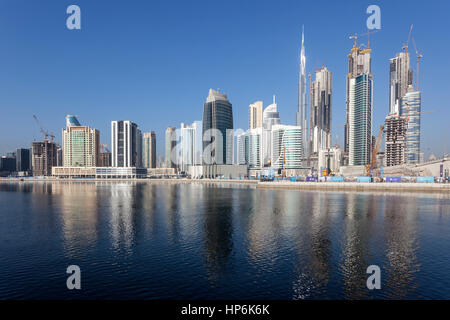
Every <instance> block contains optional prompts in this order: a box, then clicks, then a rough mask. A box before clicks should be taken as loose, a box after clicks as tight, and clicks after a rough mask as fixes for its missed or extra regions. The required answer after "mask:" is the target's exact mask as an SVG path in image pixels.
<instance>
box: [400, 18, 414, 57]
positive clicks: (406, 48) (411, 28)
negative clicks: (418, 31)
mask: <svg viewBox="0 0 450 320" xmlns="http://www.w3.org/2000/svg"><path fill="white" fill-rule="evenodd" d="M413 27H414V25H413V24H412V25H411V27H410V28H409V34H408V41H407V42H406V43H405V44H404V45H403V47H402V49H403V50H405V52H408V48H409V41H410V40H411V34H412V30H413Z"/></svg>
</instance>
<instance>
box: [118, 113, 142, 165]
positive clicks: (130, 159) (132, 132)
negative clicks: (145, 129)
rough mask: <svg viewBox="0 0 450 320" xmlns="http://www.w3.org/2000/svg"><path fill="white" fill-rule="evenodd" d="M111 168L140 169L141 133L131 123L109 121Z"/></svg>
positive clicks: (136, 126) (135, 125)
mask: <svg viewBox="0 0 450 320" xmlns="http://www.w3.org/2000/svg"><path fill="white" fill-rule="evenodd" d="M111 146H112V152H111V153H112V154H111V158H112V159H111V160H112V166H113V167H138V168H141V167H142V133H141V130H140V129H139V126H138V125H137V124H136V123H134V122H131V121H122V120H121V121H111Z"/></svg>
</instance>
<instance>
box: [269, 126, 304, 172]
mask: <svg viewBox="0 0 450 320" xmlns="http://www.w3.org/2000/svg"><path fill="white" fill-rule="evenodd" d="M272 142H273V143H272V167H273V168H275V169H300V168H301V167H302V157H301V155H302V128H301V127H299V126H286V125H281V124H277V125H274V126H272Z"/></svg>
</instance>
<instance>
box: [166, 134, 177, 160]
mask: <svg viewBox="0 0 450 320" xmlns="http://www.w3.org/2000/svg"><path fill="white" fill-rule="evenodd" d="M165 151H166V168H177V135H176V129H175V127H168V128H167V129H166V150H165Z"/></svg>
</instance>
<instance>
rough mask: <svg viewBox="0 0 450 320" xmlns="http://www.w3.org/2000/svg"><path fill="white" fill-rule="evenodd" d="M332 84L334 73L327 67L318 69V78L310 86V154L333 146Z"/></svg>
mask: <svg viewBox="0 0 450 320" xmlns="http://www.w3.org/2000/svg"><path fill="white" fill-rule="evenodd" d="M331 84H332V75H331V72H330V71H329V70H328V69H327V68H326V67H322V68H320V69H318V70H316V80H315V81H313V82H312V83H311V88H310V100H311V101H310V121H309V123H310V124H309V130H310V132H309V152H310V155H317V154H318V152H319V150H322V149H329V148H330V147H331V93H332V87H331Z"/></svg>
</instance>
